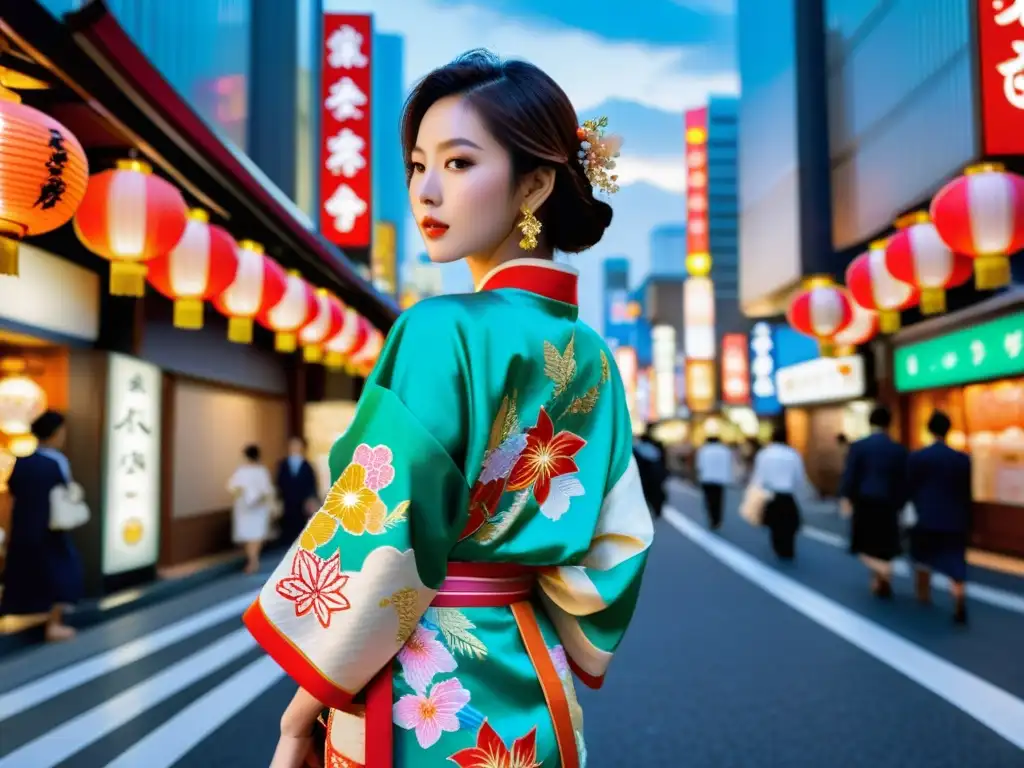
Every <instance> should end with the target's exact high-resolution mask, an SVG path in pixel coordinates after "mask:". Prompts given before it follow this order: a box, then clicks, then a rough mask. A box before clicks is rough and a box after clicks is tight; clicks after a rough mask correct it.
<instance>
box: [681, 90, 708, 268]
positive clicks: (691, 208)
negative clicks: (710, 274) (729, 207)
mask: <svg viewBox="0 0 1024 768" xmlns="http://www.w3.org/2000/svg"><path fill="white" fill-rule="evenodd" d="M685 125H686V133H685V137H686V255H687V256H691V257H692V256H693V255H694V254H707V252H708V247H709V246H708V146H707V144H708V110H707V108H706V107H704V108H701V109H691V110H690V111H688V112H687V113H686V115H685Z"/></svg>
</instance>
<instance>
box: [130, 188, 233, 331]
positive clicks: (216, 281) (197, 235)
mask: <svg viewBox="0 0 1024 768" xmlns="http://www.w3.org/2000/svg"><path fill="white" fill-rule="evenodd" d="M209 222H210V215H209V214H208V213H207V212H206V211H204V210H203V209H202V208H193V209H192V210H191V211H189V213H188V224H187V225H186V227H185V234H183V235H182V236H181V240H179V241H178V244H177V245H176V246H174V248H172V249H171V250H170V252H169V253H167V254H166V255H164V256H157V257H156V258H155V259H153V261H151V262H150V263H149V274H148V275H147V277H148V279H149V283H150V285H152V286H153V287H154V288H156V289H157V290H158V291H159V292H160V293H162V294H163V295H164V296H166V297H167V298H169V299H171V300H173V301H174V327H175V328H184V329H187V330H198V329H200V328H202V327H203V302H204V301H207V300H209V299H212V298H213V297H214V296H219V295H220V294H221V293H222V292H223V291H224V290H225V289H226V288H227V287H228V286H229V285H231V283H232V282H233V281H234V279H235V276H236V275H237V274H238V256H237V255H236V254H235V248H236V246H235V239H234V238H233V237H231V235H229V234H228V233H227V232H225V231H224V230H223V229H221V228H220V227H218V226H216V225H214V224H210V223H209Z"/></svg>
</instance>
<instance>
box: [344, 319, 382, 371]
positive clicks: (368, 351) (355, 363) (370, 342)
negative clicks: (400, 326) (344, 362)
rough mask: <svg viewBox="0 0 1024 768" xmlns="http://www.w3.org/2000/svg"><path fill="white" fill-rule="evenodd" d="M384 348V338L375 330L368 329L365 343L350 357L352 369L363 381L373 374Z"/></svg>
mask: <svg viewBox="0 0 1024 768" xmlns="http://www.w3.org/2000/svg"><path fill="white" fill-rule="evenodd" d="M383 348H384V336H383V335H382V334H381V332H380V331H378V330H377V329H376V328H372V327H371V328H370V331H369V335H368V336H367V339H366V343H365V344H363V346H362V348H361V349H359V350H357V351H356V352H355V353H354V354H353V355H352V368H353V370H354V371H355V372H356V373H357V374H359V375H360V376H362V377H363V378H364V379H365V378H366V377H367V376H369V375H370V374H371V373H372V372H373V368H374V366H375V365H377V358H378V357H380V351H381V350H382V349H383Z"/></svg>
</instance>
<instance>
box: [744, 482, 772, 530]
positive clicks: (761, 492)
mask: <svg viewBox="0 0 1024 768" xmlns="http://www.w3.org/2000/svg"><path fill="white" fill-rule="evenodd" d="M773 498H775V494H774V493H772V492H771V491H766V490H765V489H764V488H762V487H761V486H759V485H756V484H753V483H751V484H750V485H748V486H747V490H746V492H745V493H744V494H743V501H742V502H741V503H740V517H742V518H743V519H744V520H746V521H747V522H748V523H750V524H751V525H753V526H759V525H763V524H764V510H765V507H767V506H768V502H770V501H771V500H772V499H773Z"/></svg>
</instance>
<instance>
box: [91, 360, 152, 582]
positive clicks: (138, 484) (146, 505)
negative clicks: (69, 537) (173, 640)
mask: <svg viewBox="0 0 1024 768" xmlns="http://www.w3.org/2000/svg"><path fill="white" fill-rule="evenodd" d="M162 388H163V376H162V374H161V373H160V369H159V368H157V367H156V366H155V365H151V364H150V363H146V362H143V361H142V360H138V359H136V358H134V357H128V356H126V355H119V354H115V353H111V355H110V368H109V371H108V374H107V418H106V422H107V426H106V439H105V441H104V448H105V451H104V461H103V467H104V492H103V573H104V575H108V576H109V575H111V574H115V573H122V572H124V571H130V570H134V569H136V568H144V567H145V566H148V565H153V564H154V563H156V559H157V553H158V551H159V544H160V437H161V436H160V419H161V411H160V400H161V393H162Z"/></svg>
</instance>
